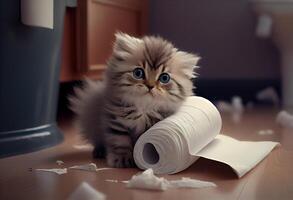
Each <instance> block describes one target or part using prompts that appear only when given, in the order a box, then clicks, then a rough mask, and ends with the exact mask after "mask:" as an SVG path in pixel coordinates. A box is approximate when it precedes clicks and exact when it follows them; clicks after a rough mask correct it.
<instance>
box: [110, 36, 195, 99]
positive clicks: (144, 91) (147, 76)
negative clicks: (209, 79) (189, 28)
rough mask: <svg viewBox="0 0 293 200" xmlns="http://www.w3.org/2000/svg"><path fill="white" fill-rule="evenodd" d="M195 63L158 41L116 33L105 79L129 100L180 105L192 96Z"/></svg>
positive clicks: (156, 38)
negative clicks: (139, 99) (140, 99)
mask: <svg viewBox="0 0 293 200" xmlns="http://www.w3.org/2000/svg"><path fill="white" fill-rule="evenodd" d="M198 59H199V58H198V57H196V56H195V55H192V54H188V53H185V52H182V51H178V50H177V49H176V48H174V47H173V45H172V44H171V43H169V42H167V41H166V40H163V39H162V38H158V37H144V38H142V39H137V38H134V37H130V36H128V35H126V34H120V33H119V34H116V42H115V44H114V51H113V55H112V57H111V58H110V60H109V63H108V65H109V66H108V71H107V75H108V78H109V81H110V83H111V84H112V86H113V87H116V88H117V89H119V90H120V91H122V92H123V93H124V94H125V95H126V96H128V97H129V98H143V99H144V100H150V101H156V102H166V101H171V102H180V101H182V100H184V99H185V97H186V96H190V95H192V88H193V84H192V81H191V78H193V77H194V68H195V67H196V63H197V61H198Z"/></svg>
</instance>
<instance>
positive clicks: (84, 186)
mask: <svg viewBox="0 0 293 200" xmlns="http://www.w3.org/2000/svg"><path fill="white" fill-rule="evenodd" d="M68 199H69V200H106V195H105V194H104V193H102V192H99V191H97V190H96V189H95V188H93V187H92V186H91V185H89V184H88V183H86V182H82V183H81V184H80V185H79V186H78V188H77V189H76V190H75V191H74V192H73V193H72V194H71V195H70V196H69V198H68Z"/></svg>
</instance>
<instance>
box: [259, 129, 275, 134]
mask: <svg viewBox="0 0 293 200" xmlns="http://www.w3.org/2000/svg"><path fill="white" fill-rule="evenodd" d="M257 134H259V135H273V134H274V131H273V130H272V129H266V130H259V131H258V132H257Z"/></svg>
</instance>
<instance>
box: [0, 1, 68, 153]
mask: <svg viewBox="0 0 293 200" xmlns="http://www.w3.org/2000/svg"><path fill="white" fill-rule="evenodd" d="M64 12H65V0H54V28H53V29H47V28H41V27H32V26H26V25H24V24H22V23H21V19H20V0H1V1H0V157H6V156H11V155H16V154H21V153H27V152H31V151H36V150H40V149H43V148H46V147H49V146H52V145H55V144H57V143H59V142H61V141H62V139H63V137H62V134H61V133H60V131H59V129H58V127H57V124H56V113H57V112H56V111H57V98H58V89H59V71H60V70H59V69H60V54H61V50H60V49H61V40H62V32H63V20H64Z"/></svg>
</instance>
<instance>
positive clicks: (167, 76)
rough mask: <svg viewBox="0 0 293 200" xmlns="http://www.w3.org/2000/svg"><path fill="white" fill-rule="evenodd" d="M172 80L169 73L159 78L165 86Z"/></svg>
mask: <svg viewBox="0 0 293 200" xmlns="http://www.w3.org/2000/svg"><path fill="white" fill-rule="evenodd" d="M170 79H171V78H170V75H169V74H167V73H162V74H161V75H160V77H159V81H160V82H161V83H164V84H166V83H168V82H169V81H170Z"/></svg>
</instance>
